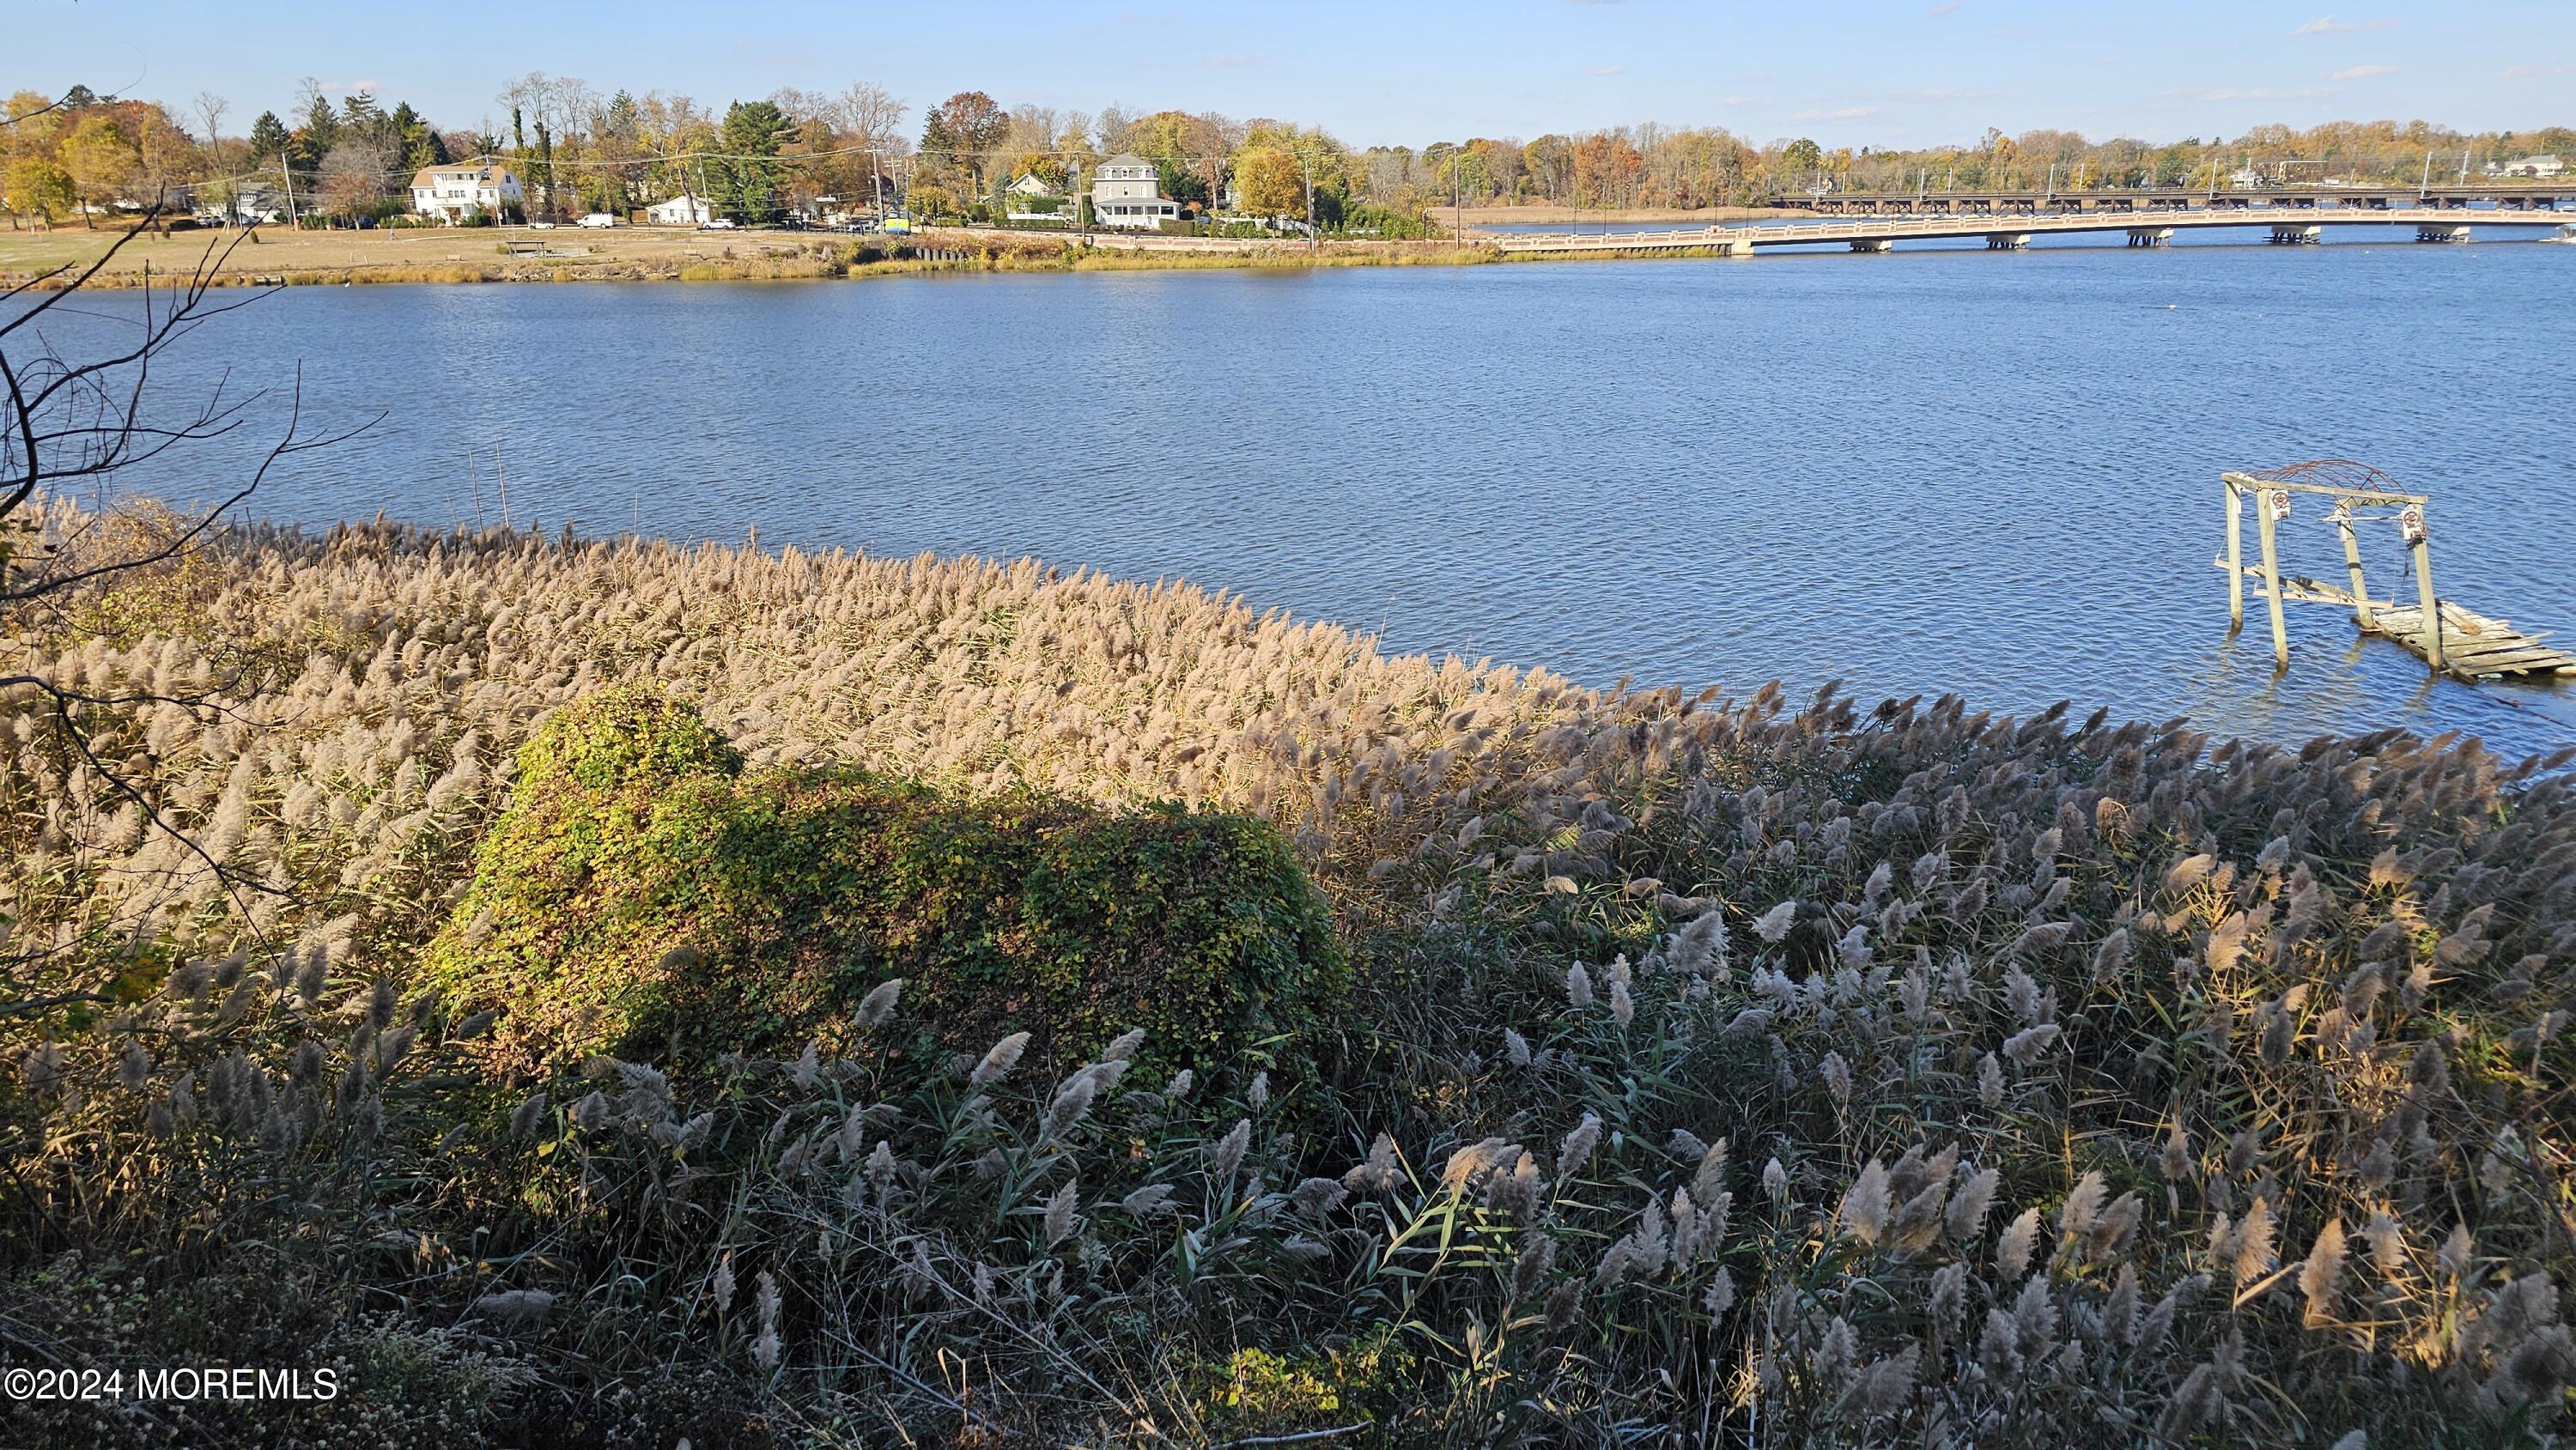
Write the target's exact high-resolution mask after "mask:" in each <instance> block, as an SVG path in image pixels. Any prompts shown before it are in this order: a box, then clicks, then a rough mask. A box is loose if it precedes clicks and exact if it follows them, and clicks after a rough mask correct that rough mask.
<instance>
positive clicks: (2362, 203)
mask: <svg viewBox="0 0 2576 1450" xmlns="http://www.w3.org/2000/svg"><path fill="white" fill-rule="evenodd" d="M2567 203H2576V184H2565V185H2562V184H2560V183H2557V182H2554V181H2549V182H2544V181H2524V182H2521V183H2518V184H2513V185H2481V186H2426V187H2414V186H2389V187H2340V186H2339V187H2334V188H2331V189H2327V188H2319V187H2313V186H2295V187H2293V186H2283V187H2269V188H2260V189H2247V190H2242V191H2233V190H2231V191H2181V190H2177V189H2173V188H2152V187H2150V188H2140V189H2135V190H2127V191H1927V192H1922V193H1920V194H1917V193H1914V192H1891V193H1885V194H1880V193H1862V192H1826V193H1824V194H1822V195H1798V196H1791V195H1781V196H1775V197H1772V198H1770V199H1769V200H1767V201H1765V202H1764V203H1763V205H1765V206H1775V207H1787V208H1791V209H1794V210H1800V211H1812V212H1816V213H1818V214H1819V215H1824V216H2035V215H2040V214H2043V213H2054V212H2097V211H2103V212H2136V211H2184V210H2203V209H2205V210H2209V211H2240V212H2241V211H2251V210H2260V209H2265V208H2274V207H2288V208H2295V209H2300V210H2307V209H2315V210H2319V211H2325V210H2334V209H2339V208H2343V207H2362V208H2367V209H2369V210H2373V211H2423V210H2437V211H2468V210H2483V209H2497V210H2504V211H2547V210H2549V209H2551V208H2553V207H2557V206H2560V205H2562V204H2567Z"/></svg>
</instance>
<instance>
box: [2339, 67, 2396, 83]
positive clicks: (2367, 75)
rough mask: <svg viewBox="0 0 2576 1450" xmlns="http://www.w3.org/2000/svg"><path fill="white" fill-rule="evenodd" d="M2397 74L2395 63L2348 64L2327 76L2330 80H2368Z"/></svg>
mask: <svg viewBox="0 0 2576 1450" xmlns="http://www.w3.org/2000/svg"><path fill="white" fill-rule="evenodd" d="M2395 74H2397V67H2395V66H2393V65H2348V66H2345V67H2344V68H2343V69H2342V70H2339V71H2336V72H2335V73H2334V74H2333V75H2330V76H2328V77H2326V79H2327V80H2330V81H2368V80H2377V79H2378V78H2379V77H2381V76H2393V75H2395Z"/></svg>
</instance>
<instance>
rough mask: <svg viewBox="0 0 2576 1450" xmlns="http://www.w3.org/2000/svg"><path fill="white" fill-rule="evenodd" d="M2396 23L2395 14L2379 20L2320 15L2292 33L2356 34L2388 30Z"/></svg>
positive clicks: (2384, 16)
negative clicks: (2345, 18)
mask: <svg viewBox="0 0 2576 1450" xmlns="http://www.w3.org/2000/svg"><path fill="white" fill-rule="evenodd" d="M2396 23H2397V17H2396V16H2394V15H2383V16H2381V17H2380V18H2378V19H2377V20H2337V19H2335V18H2334V17H2333V16H2331V15H2320V16H2318V17H2317V18H2316V19H2314V20H2311V21H2309V22H2308V23H2307V24H2305V25H2302V26H2300V27H2299V28H2298V29H2296V30H2293V31H2291V32H2290V33H2291V34H2292V35H2355V34H2358V33H2360V32H2362V31H2365V30H2386V29H2387V28H2388V27H2390V26H2392V25H2395V24H2396Z"/></svg>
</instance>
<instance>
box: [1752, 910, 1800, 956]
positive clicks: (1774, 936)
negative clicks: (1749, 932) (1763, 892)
mask: <svg viewBox="0 0 2576 1450" xmlns="http://www.w3.org/2000/svg"><path fill="white" fill-rule="evenodd" d="M1797 915H1798V903H1797V902H1796V901H1794V900H1791V901H1783V902H1781V903H1780V904H1778V905H1777V906H1774V907H1772V908H1771V909H1770V910H1769V911H1766V912H1764V913H1762V914H1761V915H1760V916H1758V917H1755V918H1754V919H1753V934H1754V935H1755V936H1758V937H1760V938H1762V940H1763V941H1765V942H1768V943H1770V944H1772V945H1774V946H1777V945H1778V944H1779V942H1780V939H1781V938H1782V937H1785V936H1787V935H1788V934H1789V924H1790V923H1791V922H1792V921H1794V920H1795V919H1796V918H1797Z"/></svg>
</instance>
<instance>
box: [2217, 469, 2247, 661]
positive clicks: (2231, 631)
mask: <svg viewBox="0 0 2576 1450" xmlns="http://www.w3.org/2000/svg"><path fill="white" fill-rule="evenodd" d="M2219 481H2220V482H2221V483H2224V484H2225V485H2226V486H2227V637H2228V638H2229V639H2234V638H2235V637H2236V632H2237V631H2238V630H2241V629H2243V628H2244V627H2245V543H2244V539H2245V491H2244V490H2243V489H2240V488H2238V487H2237V486H2236V481H2235V480H2234V479H2221V480H2219Z"/></svg>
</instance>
